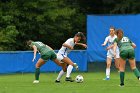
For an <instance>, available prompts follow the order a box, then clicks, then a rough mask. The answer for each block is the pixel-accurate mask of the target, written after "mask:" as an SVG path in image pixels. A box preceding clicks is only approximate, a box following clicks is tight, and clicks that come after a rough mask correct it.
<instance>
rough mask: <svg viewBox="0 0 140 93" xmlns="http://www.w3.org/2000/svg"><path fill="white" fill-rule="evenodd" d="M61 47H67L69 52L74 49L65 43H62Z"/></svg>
mask: <svg viewBox="0 0 140 93" xmlns="http://www.w3.org/2000/svg"><path fill="white" fill-rule="evenodd" d="M62 46H64V47H67V48H69V49H71V50H73V49H74V48H73V47H72V46H70V45H68V44H66V43H63V45H62Z"/></svg>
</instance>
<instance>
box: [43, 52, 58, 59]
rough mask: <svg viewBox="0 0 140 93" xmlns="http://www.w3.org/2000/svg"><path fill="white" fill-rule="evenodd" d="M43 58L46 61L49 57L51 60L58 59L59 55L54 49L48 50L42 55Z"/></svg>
mask: <svg viewBox="0 0 140 93" xmlns="http://www.w3.org/2000/svg"><path fill="white" fill-rule="evenodd" d="M41 58H42V59H43V60H44V61H47V60H48V59H50V60H53V59H56V58H57V56H56V54H55V52H54V51H53V50H52V51H47V52H45V51H44V53H43V54H42V55H41Z"/></svg>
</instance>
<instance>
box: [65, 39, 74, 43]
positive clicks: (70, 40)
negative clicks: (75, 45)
mask: <svg viewBox="0 0 140 93" xmlns="http://www.w3.org/2000/svg"><path fill="white" fill-rule="evenodd" d="M72 41H73V39H71V38H70V39H68V40H67V41H66V42H65V44H67V45H70V43H71V42H72Z"/></svg>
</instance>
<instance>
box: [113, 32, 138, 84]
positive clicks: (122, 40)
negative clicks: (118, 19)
mask: <svg viewBox="0 0 140 93" xmlns="http://www.w3.org/2000/svg"><path fill="white" fill-rule="evenodd" d="M117 45H118V47H119V50H120V64H119V65H120V67H119V69H120V86H124V76H125V73H124V72H125V64H126V59H128V61H129V63H130V67H131V69H132V70H133V72H134V74H135V76H136V77H137V78H138V80H140V72H139V70H138V69H137V67H136V62H135V53H134V48H135V47H136V45H135V44H134V43H133V42H132V41H131V40H130V39H129V38H128V37H125V36H123V31H122V30H121V29H118V30H117V38H116V39H115V40H114V56H116V51H115V50H116V46H117Z"/></svg>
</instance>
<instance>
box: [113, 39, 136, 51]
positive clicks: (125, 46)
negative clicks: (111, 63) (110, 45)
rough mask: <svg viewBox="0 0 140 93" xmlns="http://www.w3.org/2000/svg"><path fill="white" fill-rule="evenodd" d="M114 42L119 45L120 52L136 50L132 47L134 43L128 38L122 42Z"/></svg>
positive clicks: (116, 40)
mask: <svg viewBox="0 0 140 93" xmlns="http://www.w3.org/2000/svg"><path fill="white" fill-rule="evenodd" d="M114 42H116V43H117V45H118V47H119V49H120V52H121V51H123V50H129V49H132V50H134V48H133V47H132V41H130V39H129V38H128V37H123V38H122V39H121V40H118V38H116V39H115V40H114Z"/></svg>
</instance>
